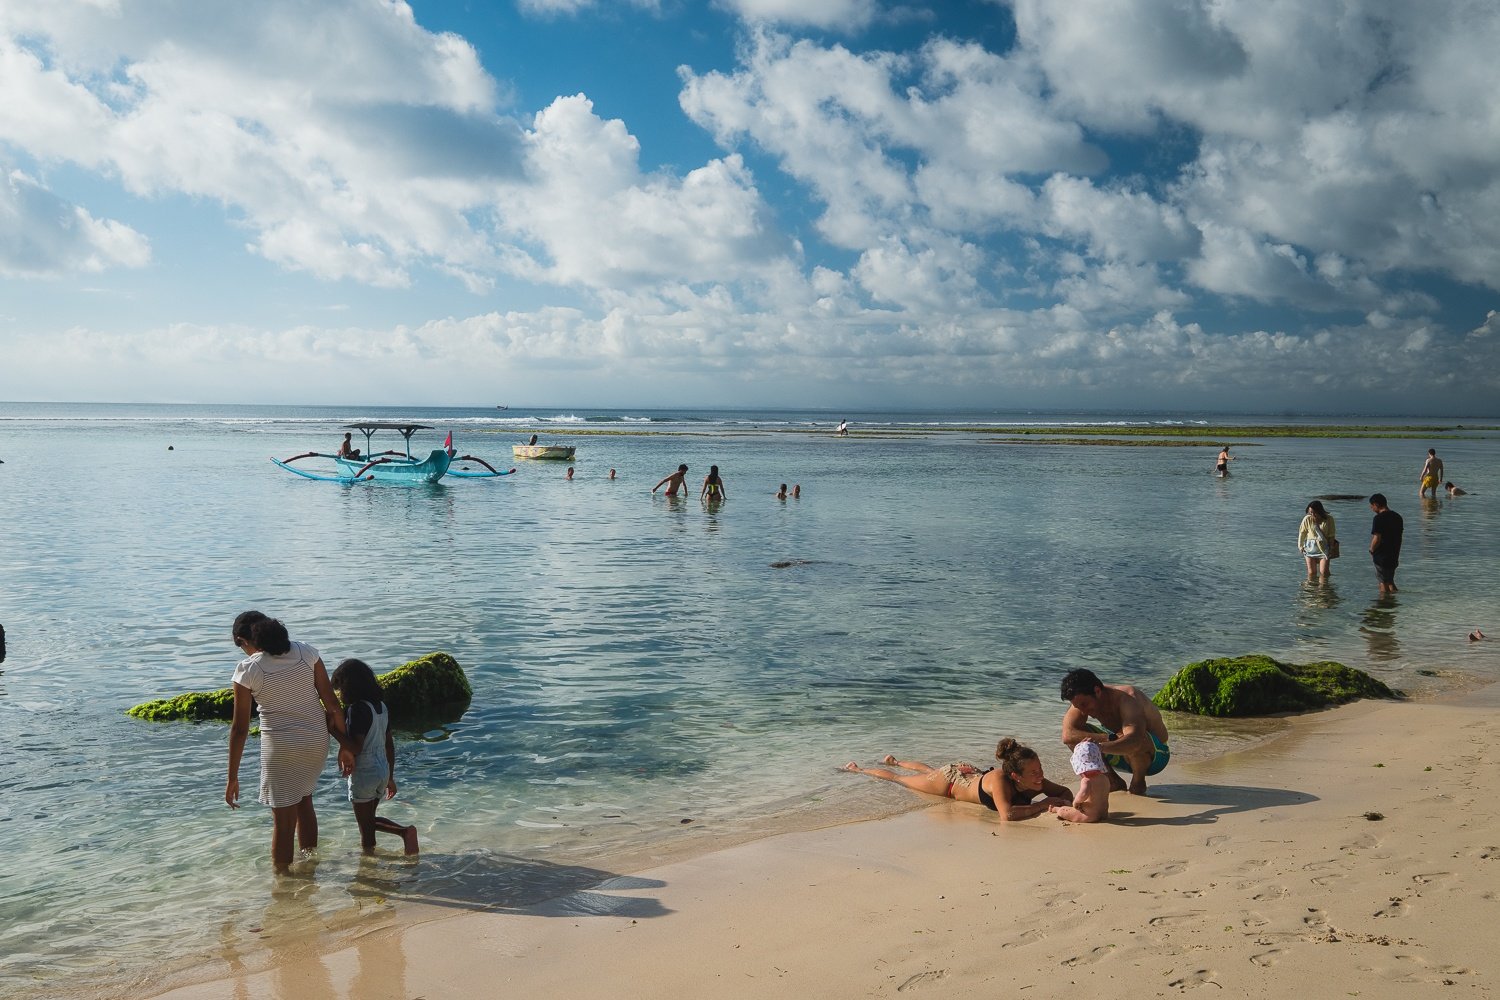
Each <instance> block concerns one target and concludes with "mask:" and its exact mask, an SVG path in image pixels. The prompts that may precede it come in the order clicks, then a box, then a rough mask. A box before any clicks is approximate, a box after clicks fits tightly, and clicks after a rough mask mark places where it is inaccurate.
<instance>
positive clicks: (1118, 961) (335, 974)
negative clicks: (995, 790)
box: [157, 687, 1500, 1000]
mask: <svg viewBox="0 0 1500 1000" xmlns="http://www.w3.org/2000/svg"><path fill="white" fill-rule="evenodd" d="M1497 707H1500V687H1491V688H1488V689H1485V690H1483V691H1481V692H1478V693H1470V694H1468V695H1465V696H1463V697H1462V698H1458V699H1454V700H1453V701H1451V702H1443V703H1410V702H1406V703H1360V704H1356V705H1351V706H1347V707H1345V708H1341V709H1337V710H1334V711H1330V712H1325V713H1318V714H1315V715H1309V716H1303V717H1298V718H1295V719H1292V720H1290V723H1291V724H1290V726H1289V728H1288V730H1287V731H1286V733H1285V734H1283V735H1280V736H1278V737H1275V738H1273V739H1271V740H1270V741H1269V742H1267V743H1265V744H1262V745H1259V746H1256V747H1255V748H1253V749H1250V750H1245V751H1240V752H1236V753H1232V754H1228V755H1225V756H1223V757H1219V758H1216V759H1213V760H1209V761H1202V762H1187V763H1174V764H1173V765H1172V767H1171V768H1169V769H1168V771H1166V772H1165V773H1164V774H1163V775H1161V776H1160V777H1159V779H1158V783H1157V784H1156V785H1154V786H1153V791H1154V792H1156V793H1158V794H1159V797H1153V798H1144V799H1142V798H1134V797H1130V796H1127V795H1125V794H1124V793H1117V794H1116V795H1115V796H1114V797H1113V799H1112V802H1111V808H1112V811H1113V814H1112V821H1111V822H1110V823H1108V824H1105V825H1102V826H1095V827H1064V826H1063V825H1062V824H1061V823H1059V822H1058V821H1056V820H1055V819H1053V818H1051V817H1039V818H1037V819H1034V820H1028V821H1025V822H1020V823H1011V824H1003V823H1000V822H999V821H998V820H996V819H995V817H994V815H993V814H991V813H987V812H984V811H983V810H981V809H980V808H979V807H977V806H968V805H961V804H956V803H950V802H935V803H934V805H933V806H932V807H931V808H927V809H923V810H920V811H917V812H913V813H909V814H906V815H904V816H900V817H896V818H894V819H887V820H881V821H877V822H869V823H856V824H851V825H846V826H840V827H835V828H831V829H825V830H820V831H815V832H811V833H800V834H789V835H784V836H780V837H774V838H771V839H767V840H762V841H757V842H754V843H750V844H745V845H741V846H738V847H734V848H730V849H727V850H723V851H719V852H717V853H713V854H709V855H706V856H703V857H698V858H695V859H692V860H688V861H683V862H678V863H674V864H670V865H666V866H663V867H660V868H656V869H653V870H648V871H642V872H639V873H637V874H634V875H630V876H621V877H616V878H613V879H610V880H607V881H605V882H603V883H602V884H598V885H595V886H593V887H591V888H589V889H588V890H586V891H581V892H577V893H574V894H572V895H569V896H566V897H563V898H560V899H556V900H552V901H549V902H547V903H545V904H542V905H539V906H537V907H534V908H532V909H529V910H526V911H521V912H518V911H515V910H512V911H509V912H505V913H492V912H460V913H459V914H457V915H453V916H446V917H444V918H442V919H433V920H427V921H425V922H421V923H417V924H414V925H409V926H403V927H399V928H384V929H378V930H373V931H371V932H370V933H367V934H365V935H363V936H362V937H359V938H358V939H357V941H356V942H355V943H354V944H352V945H350V944H345V945H344V946H343V947H341V948H339V949H337V950H333V951H330V952H327V953H324V954H315V953H312V952H310V951H307V952H300V951H297V950H295V949H282V950H280V951H279V952H278V953H276V954H275V955H273V956H272V958H273V964H271V965H270V966H269V967H266V968H260V969H259V970H258V971H254V972H249V971H245V970H244V968H243V967H242V966H241V965H240V964H239V963H238V962H235V961H229V962H225V963H223V964H222V965H221V966H219V967H217V968H209V969H204V970H200V971H201V973H202V974H205V975H211V976H212V977H213V978H212V979H209V980H207V981H204V982H201V983H198V984H196V985H191V986H186V987H181V988H177V989H174V990H172V991H170V992H167V993H164V994H157V995H162V996H166V997H170V998H172V1000H197V998H210V997H213V998H218V997H224V996H231V995H232V996H256V997H284V998H287V1000H291V998H294V997H302V996H309V995H329V996H347V997H360V998H362V1000H363V998H376V997H391V998H396V997H401V998H409V997H425V998H428V1000H434V998H439V997H460V996H487V995H492V994H494V993H496V992H497V991H500V990H503V991H504V993H505V994H506V995H508V996H522V997H573V996H582V995H595V996H608V997H642V998H645V997H659V996H693V997H725V998H732V997H762V996H767V995H771V994H773V993H774V994H776V995H785V996H818V997H868V996H887V995H889V996H894V995H897V994H903V995H909V996H922V995H927V996H941V997H967V996H975V997H978V996H985V997H994V996H1025V997H1055V996H1063V995H1067V994H1071V993H1078V992H1080V991H1081V992H1082V993H1083V995H1090V996H1100V995H1106V994H1109V995H1125V994H1128V995H1142V996H1168V995H1173V994H1177V993H1181V992H1187V991H1195V990H1198V989H1205V988H1206V989H1207V991H1208V992H1207V993H1206V994H1205V995H1215V994H1218V993H1220V992H1221V991H1222V993H1223V995H1226V996H1248V997H1255V996H1358V997H1410V996H1436V995H1448V994H1447V993H1441V994H1440V991H1445V990H1451V991H1452V995H1454V996H1489V995H1490V994H1491V992H1492V990H1493V988H1494V983H1495V981H1496V975H1497V972H1500V960H1497V959H1496V958H1495V952H1494V950H1493V944H1494V940H1495V927H1496V925H1497V922H1500V834H1497V832H1496V830H1497V825H1496V820H1497V811H1500V808H1497V802H1500V800H1497V798H1496V797H1495V796H1493V795H1490V796H1488V797H1487V796H1486V795H1485V794H1484V792H1483V781H1484V775H1485V774H1487V773H1490V774H1492V773H1493V772H1490V771H1489V768H1490V767H1492V766H1494V765H1495V763H1496V754H1495V751H1494V748H1493V741H1492V740H1491V738H1490V736H1489V730H1490V729H1491V728H1492V727H1493V720H1494V718H1495V711H1496V708H1497ZM878 749H882V748H871V752H872V753H873V752H874V751H876V750H878ZM832 763H833V762H830V766H832ZM1054 777H1058V778H1059V779H1060V778H1061V777H1062V776H1061V775H1054ZM850 780H859V779H857V778H855V777H852V776H851V778H850ZM256 964H257V965H259V964H261V963H258V962H257V963H256Z"/></svg>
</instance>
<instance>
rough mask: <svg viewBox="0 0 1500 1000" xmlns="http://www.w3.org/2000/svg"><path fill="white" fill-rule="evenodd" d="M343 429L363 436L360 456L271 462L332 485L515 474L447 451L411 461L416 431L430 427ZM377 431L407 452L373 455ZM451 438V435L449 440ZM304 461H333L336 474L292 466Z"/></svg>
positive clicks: (314, 455)
mask: <svg viewBox="0 0 1500 1000" xmlns="http://www.w3.org/2000/svg"><path fill="white" fill-rule="evenodd" d="M344 426H345V427H347V428H349V429H350V430H356V431H359V432H360V433H361V434H363V435H364V436H365V450H364V452H363V453H362V454H356V455H329V454H326V453H324V452H319V451H309V452H307V453H305V454H302V455H293V456H292V457H291V458H288V459H280V458H272V459H271V461H273V462H275V463H276V464H277V465H279V466H281V467H282V468H283V469H285V470H286V471H288V472H295V473H296V474H297V475H299V476H304V477H306V478H308V479H319V480H322V481H324V482H331V483H367V482H377V483H402V484H406V485H409V486H410V485H415V484H418V483H435V482H437V481H438V480H439V479H442V478H443V477H444V476H445V475H446V476H454V477H456V478H459V479H492V478H494V477H496V476H508V475H510V474H511V473H512V472H515V471H516V470H515V469H508V470H506V471H505V472H501V471H499V470H498V469H496V468H495V467H494V466H493V465H491V464H490V463H488V462H486V461H485V460H484V459H482V458H479V457H477V456H475V455H454V454H452V453H450V452H449V450H448V449H447V448H434V449H432V451H431V452H429V453H428V455H427V457H426V458H413V457H412V453H411V436H412V435H413V434H415V433H416V432H417V431H426V430H431V429H432V425H430V424H393V423H361V424H345V425H344ZM376 431H396V432H397V433H399V434H400V435H401V437H402V438H403V439H404V440H405V442H406V451H405V452H404V453H403V452H399V451H383V452H380V453H379V454H374V453H372V452H371V451H370V439H371V438H372V437H373V436H374V434H375V432H376ZM451 437H452V436H451V435H450V440H451ZM304 458H327V459H332V460H333V463H334V465H335V466H336V467H337V468H338V471H337V472H336V473H327V472H314V471H311V470H308V469H299V468H297V467H295V466H294V465H292V463H293V462H300V461H301V460H302V459H304ZM459 462H473V463H475V464H476V465H482V466H484V468H485V470H486V471H484V472H479V471H477V470H471V469H455V468H453V466H454V465H456V464H458V463H459Z"/></svg>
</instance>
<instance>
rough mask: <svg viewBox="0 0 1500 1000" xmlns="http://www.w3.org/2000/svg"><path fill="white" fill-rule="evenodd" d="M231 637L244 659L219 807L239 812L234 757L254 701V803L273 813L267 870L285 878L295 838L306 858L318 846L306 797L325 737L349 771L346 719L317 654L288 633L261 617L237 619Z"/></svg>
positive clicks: (324, 757)
mask: <svg viewBox="0 0 1500 1000" xmlns="http://www.w3.org/2000/svg"><path fill="white" fill-rule="evenodd" d="M233 634H234V644H235V645H236V646H238V647H240V650H241V651H242V652H243V653H244V654H245V659H243V660H241V661H240V662H239V665H238V666H236V667H235V669H234V721H233V723H232V724H231V726H230V728H229V780H228V781H227V782H226V783H225V785H224V801H225V802H227V803H229V807H230V808H231V809H238V808H239V797H240V757H241V756H242V755H243V754H244V751H245V739H246V737H248V736H249V735H250V706H251V703H252V701H253V702H255V703H257V704H258V705H259V706H260V801H262V802H264V803H265V804H266V805H268V806H270V807H271V820H272V824H273V825H272V830H271V863H272V865H273V866H274V867H275V869H276V871H278V872H285V871H286V870H287V869H288V868H289V867H290V866H291V863H292V840H293V837H294V836H295V838H296V841H297V845H298V847H300V848H301V849H302V850H304V851H310V850H312V849H313V848H315V847H317V846H318V817H317V814H316V813H315V812H313V800H312V793H313V789H314V788H316V787H317V784H318V778H319V776H320V775H321V774H322V773H323V765H324V764H326V763H327V761H328V734H329V733H330V732H331V733H333V735H334V738H335V739H337V740H338V741H339V744H340V750H339V770H340V771H345V772H346V773H347V771H346V764H347V765H348V766H349V767H352V766H353V754H352V753H351V752H350V751H349V750H348V749H347V748H346V747H345V744H346V739H347V738H346V737H345V735H344V715H343V712H342V711H341V709H340V707H339V700H338V696H337V695H335V694H334V692H333V687H332V685H330V684H329V683H328V671H327V670H326V669H325V668H324V666H323V660H322V658H321V657H320V656H319V655H318V651H317V650H316V649H314V648H313V647H311V646H309V645H308V644H307V643H305V642H293V641H292V640H291V638H290V637H289V636H288V635H287V632H286V626H284V625H282V624H281V622H279V621H277V620H276V619H274V618H267V617H266V616H265V615H263V614H261V613H260V612H259V611H246V612H244V613H243V614H241V615H240V616H239V617H238V618H236V619H235V620H234V632H233ZM346 756H347V758H348V759H347V760H346Z"/></svg>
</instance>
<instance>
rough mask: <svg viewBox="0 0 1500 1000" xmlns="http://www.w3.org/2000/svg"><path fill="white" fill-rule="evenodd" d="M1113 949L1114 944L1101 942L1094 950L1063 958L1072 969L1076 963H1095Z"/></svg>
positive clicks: (1064, 962)
mask: <svg viewBox="0 0 1500 1000" xmlns="http://www.w3.org/2000/svg"><path fill="white" fill-rule="evenodd" d="M1113 950H1114V945H1112V944H1101V945H1100V946H1099V947H1097V948H1095V949H1094V950H1092V951H1088V952H1085V953H1084V954H1082V955H1074V956H1073V957H1072V958H1065V959H1063V965H1066V966H1067V967H1068V968H1070V969H1071V968H1073V967H1074V966H1076V965H1093V964H1094V963H1095V962H1097V961H1099V960H1100V959H1101V958H1104V957H1105V956H1106V955H1108V954H1109V953H1110V952H1111V951H1113Z"/></svg>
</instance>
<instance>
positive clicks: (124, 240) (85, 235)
mask: <svg viewBox="0 0 1500 1000" xmlns="http://www.w3.org/2000/svg"><path fill="white" fill-rule="evenodd" d="M150 260H151V245H150V243H149V242H148V241H147V240H146V238H145V237H144V236H142V235H141V234H140V233H138V232H136V231H135V230H134V229H132V228H130V227H129V226H127V225H125V224H124V223H121V222H116V221H114V220H111V219H96V218H94V217H93V216H91V215H90V214H89V213H88V212H86V211H84V210H83V209H82V208H80V207H78V206H77V205H71V204H69V203H68V202H66V201H64V200H63V199H62V198H59V197H58V196H57V195H55V194H53V193H52V192H51V191H49V190H47V189H46V188H45V187H43V186H42V185H41V184H39V183H38V182H37V181H36V180H34V179H33V178H31V177H28V176H26V175H25V174H23V173H21V172H20V171H19V170H13V171H11V172H10V174H9V175H8V176H6V177H4V178H3V179H0V277H12V278H38V277H56V276H59V275H62V274H67V273H74V272H97V271H103V270H106V269H108V268H112V267H132V268H134V267H144V266H145V265H146V264H147V263H149V262H150Z"/></svg>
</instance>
